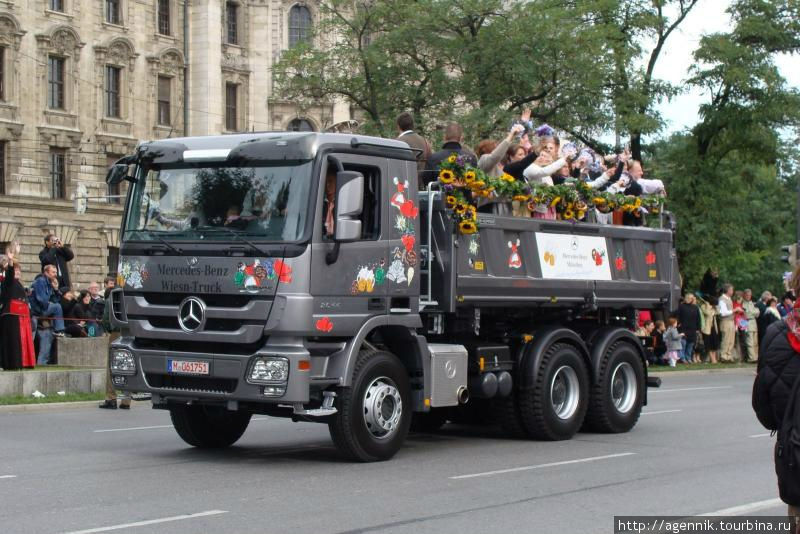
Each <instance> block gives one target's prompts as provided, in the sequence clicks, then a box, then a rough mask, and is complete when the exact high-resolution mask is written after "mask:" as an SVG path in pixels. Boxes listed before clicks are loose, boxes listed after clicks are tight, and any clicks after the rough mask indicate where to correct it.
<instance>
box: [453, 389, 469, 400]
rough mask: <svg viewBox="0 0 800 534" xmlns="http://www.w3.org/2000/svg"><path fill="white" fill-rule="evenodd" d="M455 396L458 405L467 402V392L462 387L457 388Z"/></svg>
mask: <svg viewBox="0 0 800 534" xmlns="http://www.w3.org/2000/svg"><path fill="white" fill-rule="evenodd" d="M456 396H457V397H458V403H459V404H466V403H468V402H469V390H468V389H467V388H466V387H464V386H461V387H459V388H458V391H457V392H456Z"/></svg>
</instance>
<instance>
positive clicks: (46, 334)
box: [36, 328, 53, 365]
mask: <svg viewBox="0 0 800 534" xmlns="http://www.w3.org/2000/svg"><path fill="white" fill-rule="evenodd" d="M36 332H37V334H38V335H39V356H38V358H36V365H47V364H48V363H50V350H51V349H52V347H53V331H52V330H51V329H49V328H48V329H42V330H37V331H36Z"/></svg>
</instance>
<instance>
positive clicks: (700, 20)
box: [655, 0, 800, 135]
mask: <svg viewBox="0 0 800 534" xmlns="http://www.w3.org/2000/svg"><path fill="white" fill-rule="evenodd" d="M729 4H730V1H729V0H700V2H699V3H698V5H697V6H695V8H694V9H693V10H692V11H691V12H690V13H689V15H688V16H687V17H686V20H684V21H683V23H682V24H681V26H679V27H678V29H677V30H675V32H673V33H672V35H670V37H669V40H668V41H667V44H666V46H665V48H664V50H662V52H661V57H660V58H659V61H658V63H657V64H656V69H655V74H656V77H658V78H661V79H664V80H668V81H670V82H672V83H674V84H678V85H681V84H682V83H683V82H684V81H685V80H686V79H687V78H688V77H689V74H688V72H689V67H690V66H691V65H692V62H693V60H692V52H694V50H695V49H696V48H697V47H698V46H699V44H700V38H701V37H702V36H703V35H705V34H710V33H716V32H723V31H728V30H729V27H730V17H728V15H727V14H726V13H725V9H726V8H727V7H728V5H729ZM777 63H778V66H779V68H780V69H781V74H782V75H783V77H784V78H786V80H787V83H788V84H789V85H792V86H794V87H800V57H797V56H795V57H790V56H784V57H780V58H778V60H777ZM706 101H708V96H707V94H703V92H702V91H701V90H700V89H698V88H694V87H693V88H690V89H689V90H687V91H686V92H685V93H683V94H681V95H678V96H676V97H674V98H673V99H672V100H670V101H669V102H662V103H661V104H660V105H659V106H658V109H659V111H661V114H662V117H664V119H665V120H666V122H667V127H666V129H665V130H664V132H662V135H668V134H671V133H673V132H678V131H682V130H684V129H687V128H690V127H692V126H694V125H695V124H696V123H697V121H698V114H697V111H698V108H699V106H700V104H702V103H704V102H706Z"/></svg>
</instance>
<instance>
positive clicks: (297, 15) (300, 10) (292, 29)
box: [289, 5, 311, 48]
mask: <svg viewBox="0 0 800 534" xmlns="http://www.w3.org/2000/svg"><path fill="white" fill-rule="evenodd" d="M310 38H311V11H309V10H308V8H307V7H306V6H301V5H296V6H293V7H292V9H291V10H289V48H292V47H294V46H295V45H297V44H299V43H302V42H305V41H308V40H309V39H310Z"/></svg>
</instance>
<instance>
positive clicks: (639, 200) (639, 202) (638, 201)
mask: <svg viewBox="0 0 800 534" xmlns="http://www.w3.org/2000/svg"><path fill="white" fill-rule="evenodd" d="M633 207H634V208H637V209H638V208H641V207H642V197H636V201H635V202H634V203H633Z"/></svg>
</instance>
